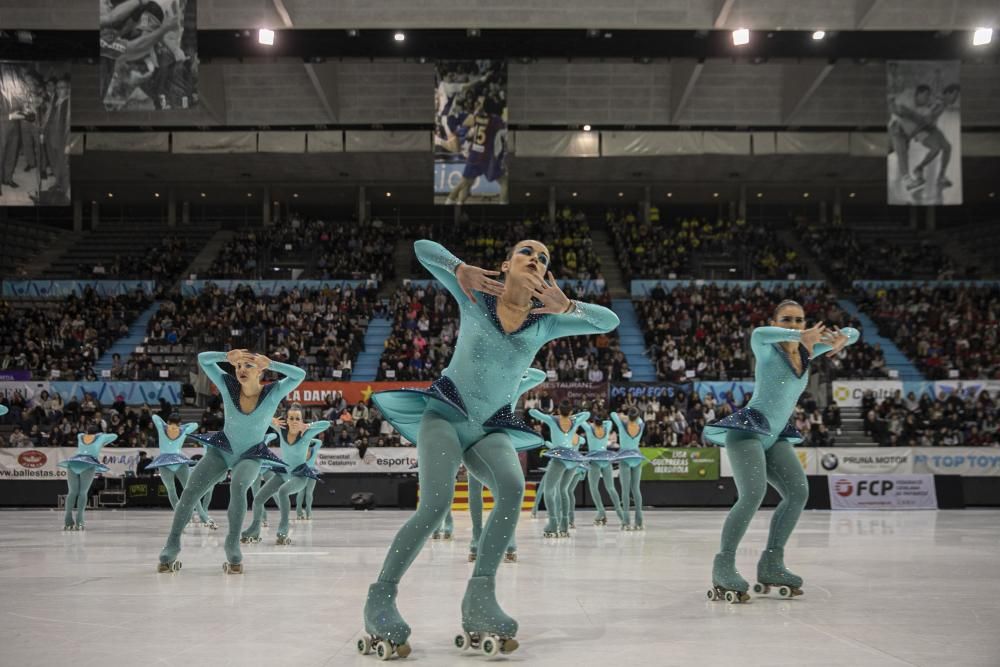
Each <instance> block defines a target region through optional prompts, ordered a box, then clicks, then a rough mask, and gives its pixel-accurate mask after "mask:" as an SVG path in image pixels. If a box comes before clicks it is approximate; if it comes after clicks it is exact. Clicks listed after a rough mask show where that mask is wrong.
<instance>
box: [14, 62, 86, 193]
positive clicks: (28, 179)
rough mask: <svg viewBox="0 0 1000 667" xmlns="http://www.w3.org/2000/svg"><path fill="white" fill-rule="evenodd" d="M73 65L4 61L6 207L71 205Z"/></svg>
mask: <svg viewBox="0 0 1000 667" xmlns="http://www.w3.org/2000/svg"><path fill="white" fill-rule="evenodd" d="M69 129H70V65H69V63H59V62H37V63H36V62H0V206H69V204H70V183H69V150H68V147H69Z"/></svg>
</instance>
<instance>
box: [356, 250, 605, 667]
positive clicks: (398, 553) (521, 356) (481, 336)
mask: <svg viewBox="0 0 1000 667" xmlns="http://www.w3.org/2000/svg"><path fill="white" fill-rule="evenodd" d="M414 250H415V251H416V255H417V258H418V259H419V260H420V262H421V263H422V264H423V265H424V266H425V267H426V268H427V269H428V271H430V272H431V274H433V276H434V277H435V278H437V280H438V281H439V282H440V283H441V284H443V285H444V286H445V288H446V289H447V290H448V291H449V292H450V293H451V295H452V296H453V297H454V298H455V300H456V301H457V302H458V306H459V312H460V316H461V327H460V334H459V337H458V341H457V343H456V345H455V352H454V355H453V357H452V360H451V363H449V365H448V367H447V368H446V369H445V370H444V372H443V374H442V376H441V377H440V378H439V379H438V380H436V381H435V382H434V383H433V384H432V385H431V387H430V388H429V389H426V390H398V391H386V392H380V393H376V394H374V395H373V397H372V400H373V401H374V402H375V404H376V405H377V406H378V408H379V410H380V411H381V412H382V414H383V415H385V418H386V419H387V420H388V421H389V422H390V423H391V424H392V425H393V426H394V427H395V428H396V430H398V431H399V432H400V433H401V434H402V435H403V436H404V437H406V438H407V439H408V440H410V441H413V442H416V443H417V460H418V465H419V473H418V474H419V475H420V489H421V493H420V501H419V504H418V506H417V510H416V512H415V513H414V515H413V516H412V517H411V518H410V519H409V520H408V521H407V522H406V523H405V524H404V525H403V527H402V528H401V529H400V531H399V533H397V535H396V538H395V539H394V540H393V543H392V546H391V547H390V548H389V552H388V554H387V556H386V559H385V562H384V563H383V565H382V570H381V572H380V573H379V577H378V581H377V582H376V583H375V584H372V586H371V587H370V588H369V591H368V600H367V603H366V604H365V613H364V619H365V631H366V632H367V633H368V635H369V636H368V637H366V638H362V639H360V640H359V642H358V649H359V650H360V651H361V652H368V651H369V650H371V649H372V648H373V645H374V648H375V650H376V652H377V653H380V654H383V655H391V654H392V653H393V652H395V653H396V654H397V655H400V656H406V655H409V652H410V647H409V645H408V644H407V643H406V642H407V639H408V638H409V635H410V628H409V626H408V625H407V624H406V622H405V621H404V620H403V619H402V617H401V616H400V614H399V611H398V610H397V609H396V595H397V586H398V584H399V581H400V579H401V578H402V576H403V574H405V572H406V570H407V569H408V568H409V567H410V564H411V563H412V562H413V560H414V559H415V558H416V557H417V555H418V554H419V553H420V549H421V548H422V547H423V545H424V543H425V542H426V540H427V538H428V537H429V536H430V535H431V533H432V532H433V531H434V529H435V528H437V527H438V526H440V525H441V521H442V519H443V518H444V515H445V514H446V513H447V512H448V510H449V509H450V507H451V501H452V498H453V496H454V492H455V476H456V474H457V472H458V468H459V465H460V464H462V463H463V462H464V463H465V467H466V469H467V470H468V471H469V472H470V473H471V474H472V475H474V476H475V477H477V478H478V479H480V480H482V481H483V482H484V483H485V484H486V485H487V486H489V487H490V489H492V490H493V494H494V498H495V500H496V507H495V509H494V510H493V512H492V513H491V514H490V517H489V520H488V521H487V522H486V525H485V527H484V529H483V534H482V538H481V539H480V543H479V557H478V558H477V559H476V564H475V568H474V570H473V575H472V579H471V580H470V581H469V585H468V588H467V590H466V593H465V597H464V599H463V600H462V627H463V629H464V630H465V632H466V635H465V637H466V638H470V637H471V642H472V643H473V645H475V644H477V643H479V641H480V638H482V644H481V645H482V647H483V649H484V650H486V649H487V648H488V647H497V646H499V647H501V648H505V649H506V650H512V649H513V648H516V642H514V641H513V640H512V639H510V638H512V637H513V636H514V635H515V634H516V632H517V622H516V621H515V620H514V619H513V618H511V617H510V616H508V615H507V614H506V613H504V612H503V610H501V609H500V606H499V604H498V603H497V600H496V593H495V575H496V571H497V567H498V566H499V564H500V560H501V558H502V557H503V553H504V550H505V548H506V546H507V544H508V543H509V541H510V539H511V537H512V536H513V535H514V530H515V528H516V526H517V520H518V518H519V514H520V506H521V499H522V497H523V495H524V475H523V474H522V472H521V466H520V462H519V460H518V457H517V450H519V449H530V448H534V447H538V446H540V445H541V444H542V439H541V438H540V437H539V436H538V435H537V434H536V433H535V432H534V431H533V430H532V429H531V427H529V426H528V425H527V424H526V423H525V422H524V421H523V420H522V419H520V418H519V417H517V416H516V415H515V414H514V413H513V411H512V409H511V403H512V402H513V401H514V399H515V397H516V392H517V389H518V386H519V385H520V382H521V377H522V375H523V374H524V371H525V370H526V369H527V368H528V367H530V366H531V363H532V361H533V360H534V358H535V355H536V354H537V353H538V350H540V349H541V348H542V346H543V345H544V344H545V343H547V342H549V341H551V340H554V339H556V338H560V337H563V336H577V335H585V334H596V333H602V332H608V331H611V330H612V329H614V328H615V327H616V326H618V318H617V317H616V316H615V314H614V313H613V312H611V311H610V310H608V309H607V308H602V307H600V306H595V305H591V304H584V303H579V302H574V304H573V307H572V309H571V310H570V312H569V313H567V314H562V315H548V314H533V313H529V314H528V315H527V317H526V319H525V321H524V323H523V324H522V325H521V326H520V327H519V328H518V329H517V330H516V331H513V332H510V333H508V332H506V331H504V329H503V325H502V324H501V322H500V318H499V316H498V315H497V310H496V309H497V298H496V297H495V296H492V295H490V294H486V293H483V292H479V293H478V294H477V301H476V302H473V301H472V300H470V299H469V298H468V297H467V296H466V295H465V293H464V292H463V290H462V288H461V286H460V285H459V282H458V279H457V277H456V275H455V271H456V269H458V267H459V266H460V265H461V264H462V262H461V260H459V259H458V258H456V257H455V256H454V255H452V254H451V253H450V252H448V251H447V250H446V249H445V248H443V247H442V246H440V245H439V244H437V243H434V242H432V241H426V240H421V241H417V242H416V243H415V244H414ZM522 250H523V248H522ZM529 251H530V250H529Z"/></svg>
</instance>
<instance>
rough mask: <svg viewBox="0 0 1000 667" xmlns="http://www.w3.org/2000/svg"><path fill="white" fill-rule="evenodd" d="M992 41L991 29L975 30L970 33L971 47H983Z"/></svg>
mask: <svg viewBox="0 0 1000 667" xmlns="http://www.w3.org/2000/svg"><path fill="white" fill-rule="evenodd" d="M992 41H993V28H976V32H974V33H972V45H973V46H985V45H987V44H989V43H990V42H992Z"/></svg>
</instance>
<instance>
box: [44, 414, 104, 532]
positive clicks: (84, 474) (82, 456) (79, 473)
mask: <svg viewBox="0 0 1000 667" xmlns="http://www.w3.org/2000/svg"><path fill="white" fill-rule="evenodd" d="M87 438H91V440H90V441H89V442H88V441H87ZM117 439H118V436H117V435H115V434H114V433H96V434H87V433H78V434H77V436H76V454H75V455H73V456H72V457H70V458H68V459H66V460H65V461H60V462H59V467H60V468H66V483H67V484H68V485H69V493H68V494H67V495H66V514H65V516H64V524H63V528H64V530H83V528H84V522H83V515H84V513H85V512H86V510H87V494H88V493H89V492H90V485H91V484H93V482H94V477H95V476H96V475H97V473H99V472H107V471H109V470H111V468H109V467H108V466H106V465H104V464H103V463H101V461H100V460H99V459H98V457H99V456H100V455H101V449H103V448H104V447H105V446H106V445H109V444H111V443H112V442H114V441H115V440H117ZM74 508H75V509H76V522H75V523H74V521H73V510H74Z"/></svg>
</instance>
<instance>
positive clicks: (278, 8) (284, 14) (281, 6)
mask: <svg viewBox="0 0 1000 667" xmlns="http://www.w3.org/2000/svg"><path fill="white" fill-rule="evenodd" d="M271 2H272V3H273V4H274V11H275V12H277V14H278V18H280V19H281V23H282V25H284V26H285V27H286V28H294V27H295V26H294V25H293V24H292V16H291V14H289V13H288V9H286V8H285V3H284V0H271Z"/></svg>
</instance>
